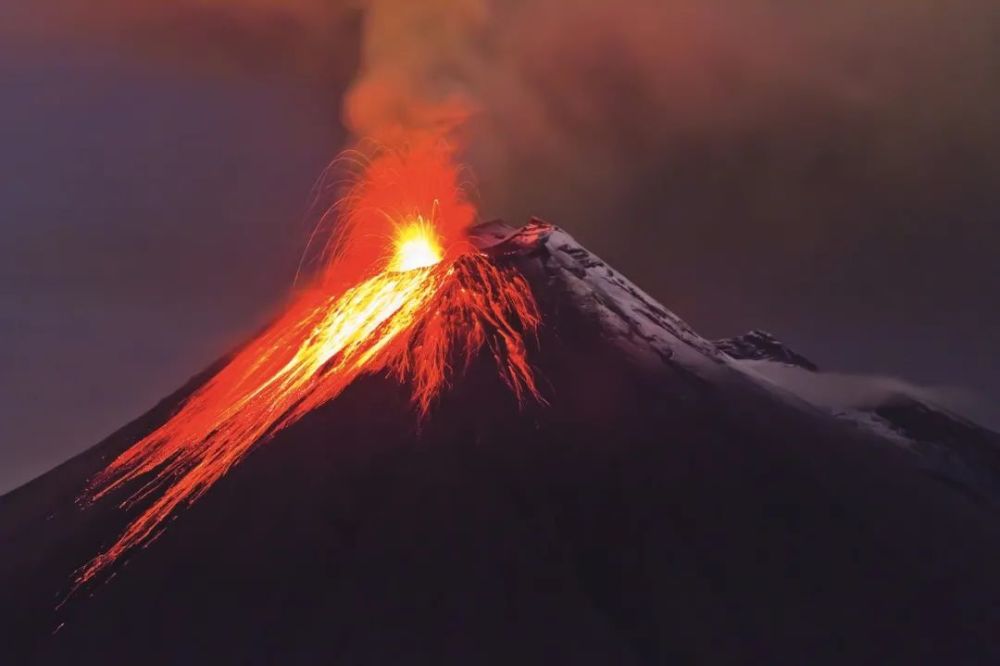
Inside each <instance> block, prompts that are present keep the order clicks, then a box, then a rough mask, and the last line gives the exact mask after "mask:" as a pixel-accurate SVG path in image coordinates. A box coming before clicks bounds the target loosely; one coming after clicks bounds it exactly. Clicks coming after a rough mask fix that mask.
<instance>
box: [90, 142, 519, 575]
mask: <svg viewBox="0 0 1000 666" xmlns="http://www.w3.org/2000/svg"><path fill="white" fill-rule="evenodd" d="M344 206H345V210H344V211H343V213H342V221H343V230H342V232H341V233H342V237H341V239H340V241H341V242H340V245H339V248H338V251H337V252H335V253H334V256H333V258H332V259H331V260H330V261H329V263H328V265H327V267H326V269H325V271H324V272H323V274H322V275H321V276H319V279H317V280H316V281H315V284H314V285H313V286H312V287H311V288H310V289H308V290H306V291H304V292H303V293H301V294H299V296H298V297H297V298H296V299H295V300H294V301H293V302H292V303H291V304H290V306H289V307H288V309H287V310H286V312H285V313H284V314H283V315H282V316H281V317H280V318H279V319H278V320H277V321H276V322H275V323H273V324H272V325H271V326H270V327H269V328H268V329H267V330H265V331H264V332H263V333H262V334H261V335H260V336H258V337H257V338H256V339H255V340H253V341H252V342H251V343H250V344H248V345H247V346H246V347H245V348H243V349H242V350H241V351H240V352H239V353H237V354H236V356H235V357H234V358H233V359H232V360H231V361H230V362H229V363H228V365H226V366H225V367H224V368H223V369H222V370H221V371H220V372H219V373H218V374H217V375H215V376H214V377H212V378H211V379H210V380H209V381H208V382H206V384H205V385H204V386H202V387H201V388H200V389H199V390H198V391H196V392H195V393H194V394H193V395H192V396H191V397H190V398H189V399H188V400H187V402H186V403H185V404H184V405H183V406H182V407H181V408H180V409H179V411H178V412H177V413H176V414H174V415H173V416H172V417H171V418H170V419H169V420H168V421H167V422H166V423H164V424H163V425H162V426H160V427H159V428H158V429H157V430H155V431H154V432H152V433H150V434H149V435H147V436H146V437H144V438H143V439H141V440H140V441H138V442H136V443H135V444H134V445H132V446H131V447H130V448H129V449H127V450H126V451H125V452H124V453H122V454H121V455H120V456H118V457H117V458H116V459H115V460H113V461H112V462H111V463H110V464H109V465H108V467H107V468H106V469H105V470H104V471H102V472H101V473H100V474H99V475H98V476H97V477H96V478H95V479H93V480H92V482H91V486H90V488H89V489H88V492H87V494H86V496H85V499H86V500H87V501H96V500H98V499H100V498H102V497H104V496H106V495H108V494H109V493H111V492H112V491H115V490H118V489H120V488H122V487H123V486H125V485H126V484H130V483H131V482H133V481H134V482H140V485H139V487H138V489H137V490H135V491H134V492H132V493H131V495H130V496H129V497H128V499H126V500H125V501H124V502H123V504H122V506H123V507H133V508H136V509H138V510H139V515H138V516H137V517H136V518H135V519H134V520H133V521H132V522H131V523H130V524H129V525H128V526H127V527H126V529H125V531H124V533H122V534H121V536H120V537H119V538H118V540H117V541H116V542H115V543H114V544H112V545H111V546H110V547H109V548H108V549H107V550H106V551H104V552H103V553H101V554H99V555H98V556H97V557H95V558H94V559H93V560H92V561H91V562H90V563H88V564H87V565H86V566H85V567H83V568H82V569H81V570H80V571H79V572H78V573H77V577H76V583H77V585H79V584H82V583H85V582H87V581H89V580H92V579H93V578H94V577H95V576H97V575H98V574H99V573H100V572H101V571H103V570H104V569H105V568H106V567H108V566H109V565H111V564H112V563H113V562H114V561H115V560H116V559H117V558H119V557H120V556H121V555H123V554H124V553H126V552H127V551H129V550H131V549H132V548H135V547H136V546H141V545H144V544H147V543H148V542H149V541H151V540H152V539H154V538H155V537H156V536H157V535H158V534H159V531H160V530H161V529H163V525H164V521H165V520H166V519H167V518H168V517H169V516H171V515H173V514H174V512H175V511H176V510H178V509H179V508H182V507H183V506H186V505H189V504H191V503H192V502H194V501H195V500H197V499H198V498H199V497H201V496H202V495H203V494H204V493H205V492H206V491H207V490H208V489H209V488H211V487H212V485H213V484H214V483H215V482H216V481H218V480H219V479H220V478H221V477H222V476H223V475H225V474H226V473H227V472H228V471H229V470H230V469H232V468H233V466H235V465H236V464H238V463H239V462H240V461H241V460H242V459H243V458H244V457H245V456H246V455H247V453H249V452H250V450H251V449H252V448H253V447H254V446H255V445H256V444H258V443H260V442H262V441H265V440H267V439H268V438H270V437H272V436H273V435H274V434H275V433H277V432H278V431H280V430H281V429H283V428H285V427H287V426H288V425H290V424H291V423H293V422H295V421H297V420H298V419H299V418H301V417H302V416H303V415H305V414H306V413H308V412H309V411H311V410H313V409H315V408H317V407H319V406H321V405H323V404H324V403H327V402H329V401H330V400H333V399H334V398H336V397H337V396H338V395H339V394H340V393H341V392H342V391H343V390H344V389H345V388H346V387H347V386H349V385H350V384H351V382H353V381H354V380H355V379H356V378H357V377H358V376H359V375H361V374H365V373H374V372H388V373H390V374H392V375H394V376H396V377H398V378H399V379H400V380H401V381H405V382H408V383H409V384H410V386H412V394H413V400H414V403H415V405H416V407H417V408H418V410H419V411H420V413H421V414H426V413H427V411H428V410H429V409H430V407H431V405H432V403H433V401H434V399H435V397H436V396H437V395H438V394H439V393H440V391H441V389H442V388H443V387H444V386H445V385H446V384H447V383H448V381H449V379H450V377H451V372H452V366H453V365H455V364H456V363H455V361H456V360H459V361H461V362H464V363H465V364H467V363H468V362H470V361H471V360H472V358H474V356H475V355H476V354H477V353H478V352H479V351H480V350H481V349H483V348H486V349H487V350H488V351H489V353H490V354H491V355H492V357H493V358H494V359H495V360H496V363H497V366H498V369H499V373H500V376H501V378H502V379H503V380H504V382H505V383H506V384H507V385H508V386H509V387H510V388H511V390H512V391H513V392H514V394H515V395H516V396H517V398H518V400H525V399H527V398H529V397H535V398H539V394H538V389H537V387H536V385H535V381H534V377H533V374H532V370H531V367H530V365H529V363H528V359H527V351H526V347H525V342H524V337H525V335H530V334H532V333H533V332H534V331H535V329H536V328H537V327H538V324H539V315H538V312H537V308H536V305H535V301H534V298H533V296H532V294H531V289H530V287H529V286H528V283H527V282H526V281H525V280H524V278H523V277H522V276H521V275H519V274H518V273H517V272H516V271H514V270H513V269H510V268H501V267H498V266H496V265H495V264H494V263H493V262H492V261H491V260H490V259H488V258H487V257H484V256H482V255H480V254H478V253H477V252H475V251H473V250H472V248H471V247H470V246H469V244H468V243H467V241H466V240H465V230H466V229H467V228H468V226H469V225H470V224H471V223H472V221H473V219H474V211H473V209H472V207H471V206H470V205H469V204H468V203H467V201H466V200H465V199H464V197H463V195H462V192H461V190H460V188H459V187H458V170H457V168H456V167H455V166H454V164H453V161H452V152H451V150H450V148H449V147H448V146H447V145H446V144H444V143H443V142H441V141H440V140H434V139H432V138H423V139H420V140H416V141H413V142H411V143H410V145H408V147H407V148H406V149H405V150H399V151H384V152H383V153H382V154H380V155H379V156H377V157H376V158H375V159H374V160H373V161H372V162H371V163H370V164H369V165H368V166H367V168H366V169H365V172H364V175H363V177H362V178H361V179H360V180H359V181H358V183H357V184H356V185H355V187H354V188H353V189H352V191H351V192H350V194H349V195H348V197H347V198H346V199H345V201H344ZM331 445H332V446H335V445H336V434H335V433H331ZM140 506H141V507H142V508H141V509H139V507H140Z"/></svg>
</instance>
